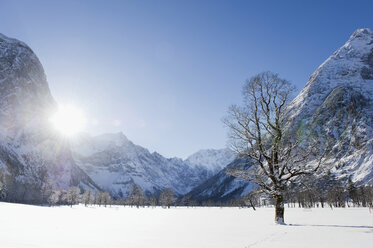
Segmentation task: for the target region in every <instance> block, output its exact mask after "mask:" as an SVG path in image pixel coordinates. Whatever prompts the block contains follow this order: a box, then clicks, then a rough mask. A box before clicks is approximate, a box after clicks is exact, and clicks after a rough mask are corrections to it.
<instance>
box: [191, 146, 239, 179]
mask: <svg viewBox="0 0 373 248" xmlns="http://www.w3.org/2000/svg"><path fill="white" fill-rule="evenodd" d="M234 158H235V154H234V153H232V152H231V151H230V150H228V149H203V150H200V151H198V152H196V153H193V154H192V155H190V156H189V157H188V158H187V159H186V160H185V162H186V163H187V164H188V165H189V166H191V167H192V168H195V167H201V168H205V169H206V170H208V171H210V172H211V173H212V174H216V173H217V172H219V171H220V170H222V169H223V168H224V167H225V166H227V165H228V164H229V163H231V162H232V161H233V160H234Z"/></svg>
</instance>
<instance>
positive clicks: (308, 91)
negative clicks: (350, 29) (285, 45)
mask: <svg viewBox="0 0 373 248" xmlns="http://www.w3.org/2000/svg"><path fill="white" fill-rule="evenodd" d="M372 80H373V31H372V30H370V29H359V30H357V31H356V32H354V33H353V34H352V35H351V37H350V39H349V40H348V41H347V42H346V43H345V44H344V45H343V46H342V47H341V48H339V49H338V50H337V51H335V52H334V53H333V55H331V56H330V57H329V58H328V59H327V60H326V61H325V62H324V63H322V64H321V65H320V66H319V67H318V68H317V70H316V71H315V72H314V73H313V74H312V76H311V77H310V79H309V81H308V83H307V85H306V86H305V87H304V88H303V90H302V91H301V92H300V94H299V95H298V96H297V97H296V98H295V99H294V100H293V101H292V103H291V104H290V105H289V107H288V113H291V116H290V118H292V117H295V116H298V117H299V118H302V117H303V116H310V115H312V113H313V112H314V111H315V110H316V109H317V107H318V106H320V104H321V103H322V101H323V100H324V99H325V98H326V97H327V96H328V94H329V93H331V92H332V90H333V89H334V88H336V87H339V86H344V87H350V88H353V89H354V90H356V91H359V92H361V93H362V94H363V95H364V96H365V97H366V98H367V99H372V96H373V81H372Z"/></svg>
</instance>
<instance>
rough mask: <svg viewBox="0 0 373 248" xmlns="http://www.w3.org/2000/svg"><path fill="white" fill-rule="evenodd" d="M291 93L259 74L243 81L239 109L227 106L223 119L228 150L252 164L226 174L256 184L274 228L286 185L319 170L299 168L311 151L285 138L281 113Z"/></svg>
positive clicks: (295, 139) (273, 78)
mask: <svg viewBox="0 0 373 248" xmlns="http://www.w3.org/2000/svg"><path fill="white" fill-rule="evenodd" d="M294 89H295V88H294V87H293V86H292V85H291V84H290V83H289V82H288V81H287V80H285V79H281V78H279V77H278V75H277V74H274V73H272V72H264V73H260V74H258V75H256V76H254V77H252V78H251V79H250V80H247V81H246V83H245V85H244V88H243V97H244V103H243V105H242V106H236V105H233V106H231V107H230V109H229V112H228V116H227V117H226V118H225V119H224V124H225V125H226V126H227V127H228V129H229V138H230V146H231V149H232V150H233V151H235V152H236V153H238V154H239V155H241V156H243V157H245V158H248V163H251V164H252V166H251V167H250V169H249V170H242V169H232V170H230V171H228V173H229V174H230V175H232V176H235V177H240V178H244V179H246V180H249V181H252V182H254V183H256V184H258V185H259V186H260V187H261V190H262V191H264V192H266V193H268V194H269V195H271V196H272V197H273V199H274V205H275V222H276V223H278V224H282V223H284V195H285V190H286V187H287V185H288V184H289V183H290V182H292V181H293V180H295V178H296V177H297V176H299V175H303V174H308V173H311V172H314V171H316V170H317V169H318V168H319V166H320V163H316V164H315V165H314V166H312V167H307V168H306V167H305V166H303V165H304V162H305V160H306V159H307V158H308V157H309V156H310V155H312V154H314V152H315V151H314V149H313V147H310V146H307V144H305V141H302V140H298V137H299V136H297V135H294V137H289V136H286V134H285V131H286V130H285V124H286V123H285V116H284V113H285V112H284V110H285V108H286V106H287V104H288V102H289V100H290V97H291V93H292V92H293V91H294ZM306 147H307V148H306Z"/></svg>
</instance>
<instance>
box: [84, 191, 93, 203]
mask: <svg viewBox="0 0 373 248" xmlns="http://www.w3.org/2000/svg"><path fill="white" fill-rule="evenodd" d="M82 200H83V203H84V206H87V205H88V204H91V203H92V202H93V201H94V195H93V194H92V191H91V190H90V189H88V190H87V191H86V192H84V194H83V195H82Z"/></svg>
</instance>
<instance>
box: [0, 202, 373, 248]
mask: <svg viewBox="0 0 373 248" xmlns="http://www.w3.org/2000/svg"><path fill="white" fill-rule="evenodd" d="M273 216H274V210H273V209H272V208H259V209H257V211H253V210H252V209H247V208H246V209H238V208H171V209H162V208H154V209H153V208H140V209H136V208H130V207H117V206H116V207H107V208H104V207H84V206H74V207H72V208H70V207H67V206H64V207H40V206H30V205H22V204H10V203H0V246H1V247H4V248H13V247H16V248H21V247H38V248H39V247H40V248H54V247H68V248H75V247H79V248H81V247H87V248H88V247H89V248H96V247H100V248H101V247H107V248H114V247H121V248H124V247H125V248H132V247H133V248H135V247H136V248H140V247H146V248H158V247H159V248H168V247H169V248H171V247H172V248H184V247H185V248H197V247H201V248H209V247H211V248H235V247H237V248H248V247H271V248H273V247H280V248H281V247H287V248H288V247H297V248H299V247H317V248H320V247H328V248H331V247H338V248H341V247H371V245H372V244H373V212H370V211H369V209H368V208H345V209H333V210H331V209H330V208H325V209H311V210H309V209H308V210H306V209H298V208H286V210H285V220H286V222H287V225H284V226H279V225H275V224H273Z"/></svg>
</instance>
